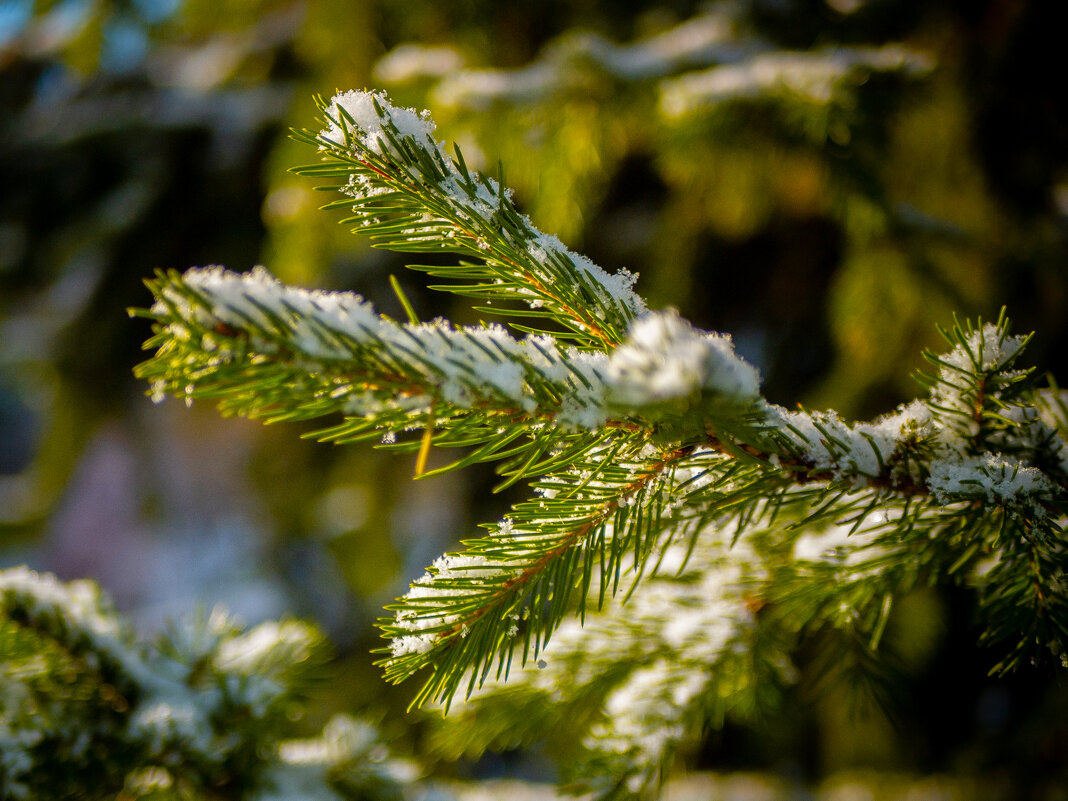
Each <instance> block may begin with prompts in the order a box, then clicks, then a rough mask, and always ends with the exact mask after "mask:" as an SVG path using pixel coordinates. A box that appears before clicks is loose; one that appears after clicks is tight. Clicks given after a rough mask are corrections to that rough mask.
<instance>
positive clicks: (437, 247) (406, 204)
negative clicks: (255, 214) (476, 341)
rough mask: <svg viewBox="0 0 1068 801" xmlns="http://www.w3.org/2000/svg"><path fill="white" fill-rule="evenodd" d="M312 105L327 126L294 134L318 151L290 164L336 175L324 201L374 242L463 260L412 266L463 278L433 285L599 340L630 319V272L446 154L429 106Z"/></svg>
mask: <svg viewBox="0 0 1068 801" xmlns="http://www.w3.org/2000/svg"><path fill="white" fill-rule="evenodd" d="M318 105H319V109H320V111H321V112H322V114H323V123H324V125H325V127H324V128H323V129H322V130H321V131H320V132H319V133H318V134H313V133H312V132H310V131H306V130H305V131H295V132H294V135H295V138H297V139H298V140H300V141H304V142H307V143H309V144H312V145H315V146H316V147H317V148H318V149H319V150H320V151H323V152H324V153H325V154H326V155H324V156H323V159H322V162H321V163H318V164H312V165H308V166H304V167H296V168H294V170H293V171H294V172H296V173H298V174H299V175H306V176H310V177H316V178H343V179H344V180H345V183H343V184H339V185H335V186H329V187H322V188H324V189H327V190H336V191H340V192H342V193H343V194H345V195H347V197H345V198H343V199H341V200H338V201H334V202H333V203H330V204H329V205H328V206H327V207H326V208H337V207H342V208H348V209H351V211H352V212H353V215H352V216H351V217H349V218H346V219H345V220H343V221H342V222H345V223H349V224H353V225H355V228H354V229H353V230H354V231H355V232H358V233H361V234H365V235H367V236H369V237H370V238H371V241H372V244H373V245H374V246H375V247H380V248H385V249H387V250H396V251H404V252H415V253H426V252H428V253H454V254H456V255H458V256H461V257H463V261H461V263H460V264H458V265H454V266H447V267H442V266H434V267H430V266H418V265H413V267H412V268H413V269H416V270H421V271H423V272H426V273H428V274H429V275H432V276H436V277H444V278H448V279H450V280H453V281H460V282H461V283H451V284H444V285H436V286H434V288H435V289H441V290H445V291H448V292H454V293H457V294H461V295H466V296H469V297H474V298H477V299H479V300H480V301H483V302H485V303H488V304H492V303H494V302H502V301H503V302H512V301H522V302H523V303H524V304H525V305H527V306H529V310H528V311H523V312H519V311H517V310H507V309H502V308H498V307H495V306H490V307H481V309H480V310H481V311H485V312H488V313H493V314H498V315H506V316H513V317H520V318H521V319H529V318H534V319H535V320H537V319H545V320H552V321H553V322H555V323H558V324H562V325H563V326H565V328H566V329H567V332H566V333H565V332H560V331H559V330H556V331H555V332H554V333H555V334H556V335H557V336H565V337H566V338H567V339H569V340H571V341H573V342H574V343H575V344H577V345H580V346H582V347H595V348H599V349H606V348H610V347H612V346H614V345H616V344H618V343H619V342H620V341H622V338H623V335H624V334H625V332H626V330H627V327H628V325H629V323H630V321H631V320H633V319H634V318H635V317H637V316H638V315H640V314H641V313H642V312H643V311H644V310H645V304H644V302H643V301H642V300H641V299H640V298H639V297H638V296H637V295H635V294H634V293H633V291H631V288H630V287H631V285H632V284H633V283H634V281H635V280H636V276H634V275H632V274H630V273H628V272H627V271H625V270H624V271H621V272H619V273H617V274H616V275H609V274H608V273H606V272H605V271H604V270H602V269H601V268H600V267H598V266H597V265H595V264H594V263H593V262H591V261H590V260H589V259H587V258H586V257H584V256H579V255H577V254H575V253H572V252H571V251H569V250H568V249H567V248H566V247H564V246H563V244H561V242H560V241H559V240H558V239H557V238H556V237H554V236H550V235H548V234H545V233H543V232H541V231H539V230H538V229H537V228H535V227H534V225H533V223H531V221H530V220H529V219H528V218H527V217H525V216H524V215H521V214H520V213H519V212H518V211H516V209H515V207H514V205H513V204H512V201H511V199H510V193H509V192H507V191H505V190H504V189H503V188H502V187H501V185H500V184H499V183H498V182H497V181H495V180H493V179H492V178H486V177H483V176H482V175H480V174H479V173H477V172H475V171H473V170H470V169H469V168H468V167H467V165H466V163H465V162H464V159H463V155H462V154H461V152H460V150H459V148H454V150H455V154H456V155H455V158H453V157H450V156H448V155H447V153H446V152H445V148H444V146H443V145H442V144H441V143H438V142H436V141H435V140H434V138H433V132H434V129H435V125H434V123H433V121H432V120H430V118H429V115H428V114H426V113H424V114H423V115H418V114H416V113H415V112H414V111H412V110H410V109H402V108H396V107H394V106H393V105H391V104H390V103H389V101H388V100H387V99H386V97H385V95H382V94H372V93H369V92H346V93H342V94H338V95H336V96H335V97H334V98H333V100H332V101H331V102H330V103H329V104H327V103H326V102H325V101H324V100H322V99H321V98H320V99H319V100H318ZM472 260H473V261H472ZM516 327H517V328H520V330H530V329H527V328H526V327H525V326H516Z"/></svg>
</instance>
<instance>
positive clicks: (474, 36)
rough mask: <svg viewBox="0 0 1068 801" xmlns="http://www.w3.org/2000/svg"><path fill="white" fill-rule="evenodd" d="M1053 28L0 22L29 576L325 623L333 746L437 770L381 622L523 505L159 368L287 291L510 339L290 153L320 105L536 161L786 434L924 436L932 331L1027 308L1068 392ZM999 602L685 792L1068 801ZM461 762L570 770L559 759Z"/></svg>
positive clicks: (6, 213)
mask: <svg viewBox="0 0 1068 801" xmlns="http://www.w3.org/2000/svg"><path fill="white" fill-rule="evenodd" d="M1056 5H1057V4H1056V3H1053V2H1049V3H1043V2H1027V1H1026V0H955V1H954V2H948V1H947V2H923V1H922V0H739V2H720V3H711V4H699V3H694V2H685V1H684V0H668V1H667V2H657V3H653V2H644V1H643V0H625V2H609V0H575V1H574V2H565V1H564V0H554V1H553V2H545V3H529V2H514V1H513V0H455V1H454V2H441V0H407V1H406V2H404V3H396V2H388V0H322V1H321V2H313V1H312V0H304V2H297V0H126V1H123V0H62V2H31V1H26V2H23V1H22V0H4V2H0V564H2V565H3V566H7V565H13V564H20V563H28V564H29V565H30V566H31V567H34V568H36V569H41V570H50V571H53V572H55V573H57V574H59V575H60V576H61V577H62V578H76V577H93V578H96V579H97V580H99V581H100V582H101V584H102V585H103V586H104V587H105V588H106V589H107V590H108V592H109V593H110V594H111V595H112V596H113V597H114V598H115V599H116V601H117V603H118V604H119V606H120V608H122V609H123V610H124V611H125V612H126V613H128V614H129V615H130V616H131V617H132V619H133V620H134V621H135V623H136V624H137V626H138V627H139V628H140V629H141V630H142V631H143V632H145V633H146V635H151V633H152V632H154V631H158V630H159V629H160V628H161V627H162V626H163V625H164V624H165V621H167V620H168V619H173V618H175V617H179V616H183V615H189V614H191V613H192V612H193V611H194V610H195V609H196V608H198V606H199V607H211V606H213V605H215V604H217V603H222V604H225V605H226V606H227V607H229V608H230V609H231V610H233V611H234V612H236V613H237V614H238V615H240V616H241V617H243V618H244V619H245V620H246V621H248V622H249V623H254V622H257V621H259V620H262V619H265V618H270V617H278V616H282V615H296V616H301V617H309V618H312V619H315V620H316V621H318V622H319V623H320V624H321V625H322V626H323V627H324V628H325V629H326V630H327V631H328V632H329V634H330V635H331V638H332V639H333V641H334V643H335V644H336V650H337V660H336V662H335V665H334V676H333V679H332V680H331V681H329V682H328V683H326V684H325V685H324V686H323V687H321V688H320V689H319V690H318V691H317V693H318V695H317V698H316V700H315V702H314V704H313V713H312V715H311V716H310V718H309V722H308V725H309V728H314V726H315V724H316V721H317V720H318V722H320V723H321V720H322V719H323V716H324V715H325V714H326V712H327V711H333V710H336V709H348V710H352V711H356V712H359V713H360V714H363V715H366V716H369V717H371V718H373V719H376V720H378V721H379V722H380V724H381V726H382V727H383V730H384V731H385V732H386V734H387V735H388V736H389V737H391V738H392V739H393V740H394V742H395V744H396V745H397V747H398V749H400V750H402V751H403V750H409V751H412V752H415V753H418V752H420V749H421V748H422V746H423V743H424V739H425V737H424V734H423V728H422V723H421V722H420V721H419V720H417V719H415V718H414V717H412V716H406V715H405V714H404V712H403V710H404V707H405V706H406V704H407V701H408V699H409V698H410V695H411V693H412V691H413V688H410V687H401V688H392V687H388V686H386V685H384V684H383V683H382V681H381V679H380V677H379V675H378V671H377V670H376V669H375V668H374V667H372V666H371V661H372V658H371V657H370V656H369V653H368V652H369V651H370V649H372V648H374V647H377V645H378V641H377V639H376V635H375V633H374V629H373V625H372V624H373V621H374V619H375V618H376V617H377V616H378V615H379V614H380V609H381V607H382V605H383V604H384V603H387V602H388V601H389V600H391V599H392V598H393V597H395V596H396V595H397V594H400V593H403V592H404V591H405V588H406V585H407V582H408V581H410V580H412V579H413V578H415V577H418V576H419V575H421V574H422V571H423V568H424V566H425V565H426V564H428V563H429V562H430V561H432V560H433V559H434V558H435V557H436V556H437V555H438V554H440V553H441V552H443V551H444V550H445V549H447V548H449V547H451V546H452V545H453V544H455V542H456V541H457V540H458V539H459V538H460V537H462V536H465V535H468V534H470V533H472V532H473V531H475V528H476V526H477V524H478V522H479V521H485V520H490V519H495V518H497V517H498V516H499V515H500V514H501V513H502V512H503V511H504V510H505V509H506V508H507V505H508V504H509V502H510V501H513V500H515V499H516V498H517V497H519V496H518V495H516V494H514V493H513V494H511V495H509V494H507V493H506V494H502V495H494V494H492V493H491V492H490V488H491V487H492V485H493V483H494V481H493V475H492V474H491V472H489V470H488V469H487V470H479V469H472V470H469V471H467V472H465V473H463V474H459V475H448V476H444V477H440V478H436V479H433V480H428V481H421V482H413V481H411V480H410V478H411V474H412V459H411V458H396V457H393V456H390V455H387V454H383V453H381V452H378V451H375V450H373V449H362V448H344V447H333V446H325V445H319V444H317V443H314V442H311V441H307V440H302V439H301V438H300V435H301V434H302V433H305V432H306V431H307V430H308V429H302V428H301V427H299V426H277V427H263V426H261V425H259V424H254V423H249V422H248V421H244V420H232V419H231V420H226V419H222V418H220V417H219V415H218V414H217V413H216V412H215V411H214V410H213V409H212V408H210V406H209V405H207V404H202V403H197V404H194V406H193V407H192V408H188V409H187V408H186V407H185V406H184V404H182V403H179V402H176V401H173V400H169V401H166V402H164V403H162V404H159V405H154V404H153V403H151V402H150V401H149V400H148V399H147V398H146V397H145V395H144V390H145V387H143V386H140V385H139V384H138V383H137V382H136V381H135V380H134V379H133V378H132V375H131V369H132V367H133V366H134V365H135V364H136V363H137V362H138V361H139V360H140V359H141V358H142V357H143V354H142V352H141V350H140V347H141V343H142V342H143V341H144V340H145V339H146V338H147V337H148V335H149V331H148V328H147V326H146V324H145V323H144V322H143V321H141V320H131V319H129V318H128V317H127V313H126V309H127V308H128V307H130V306H143V305H146V304H147V303H148V302H149V296H148V293H147V290H145V288H144V286H143V284H142V280H143V279H144V278H146V277H148V276H150V275H151V274H152V272H153V271H154V270H155V269H157V268H165V269H166V268H177V269H184V268H186V267H189V266H192V265H206V264H225V265H226V266H227V267H229V268H231V269H234V270H245V269H248V268H250V267H252V266H253V265H255V264H260V263H262V264H266V265H267V266H268V267H269V268H270V269H271V270H272V271H273V272H274V273H275V274H276V275H278V276H279V277H280V278H282V279H283V280H285V281H290V282H296V283H300V284H303V285H307V286H317V287H324V288H333V289H353V290H356V291H358V292H360V293H362V294H364V295H365V296H366V297H369V298H372V299H374V300H375V301H376V303H377V304H378V306H379V308H380V309H382V310H383V311H385V312H388V313H391V314H395V315H400V314H401V311H400V307H399V304H398V303H397V301H396V299H395V298H394V296H393V294H392V292H391V291H390V289H389V283H388V279H389V276H390V275H391V274H395V275H397V276H398V278H400V279H401V281H402V284H403V286H404V287H405V291H406V292H407V293H408V295H409V296H410V297H411V298H412V300H413V302H414V304H415V306H416V309H417V310H418V311H419V313H420V315H421V316H422V317H423V318H424V319H429V318H431V317H433V316H436V315H439V314H443V315H447V316H449V317H451V318H452V319H455V320H457V321H460V322H468V321H472V320H474V319H476V318H475V316H474V314H473V313H472V312H471V311H470V310H469V309H468V308H466V307H464V306H458V305H450V304H454V301H453V300H451V299H450V298H446V297H439V296H435V295H434V294H433V293H430V292H428V291H426V290H425V289H424V288H423V287H422V286H421V285H420V284H419V283H418V276H415V275H409V274H405V272H404V270H403V261H401V260H400V259H398V258H396V257H394V256H392V255H390V254H386V253H383V252H379V251H373V250H371V249H370V248H368V247H367V244H366V243H365V242H363V241H362V240H361V239H360V238H358V237H355V236H353V235H352V234H351V233H349V232H348V231H347V230H346V229H345V228H344V226H339V225H337V219H338V218H339V217H340V216H341V215H334V216H332V215H331V214H330V213H326V212H321V211H318V210H317V207H318V206H319V205H321V204H322V203H323V202H325V201H326V200H327V199H329V198H327V197H326V196H325V195H322V194H321V193H316V192H315V191H314V187H313V186H312V185H311V184H309V183H308V181H307V179H301V178H297V177H296V176H293V175H292V174H289V173H287V171H286V170H287V168H288V167H291V166H294V165H296V164H300V163H305V162H308V161H313V160H314V159H315V154H314V153H312V152H309V151H308V150H307V148H306V147H305V146H302V145H299V144H297V143H295V142H293V141H291V140H289V139H288V138H287V130H288V129H289V128H290V127H298V128H301V127H314V126H315V119H314V117H315V106H314V103H313V100H312V96H313V95H314V94H324V95H327V96H329V95H330V94H332V93H333V92H334V91H335V90H336V89H349V88H365V87H380V88H384V89H387V90H388V91H389V92H390V94H391V96H392V97H393V98H394V100H395V101H397V102H399V103H401V104H404V105H412V106H416V107H419V108H424V107H426V108H430V109H431V110H432V111H433V113H434V117H435V119H436V120H437V122H438V125H439V134H440V136H441V138H443V139H446V140H449V141H458V142H460V143H461V145H462V146H463V148H464V153H465V156H466V158H467V160H468V162H469V163H473V164H475V165H477V166H479V167H480V168H482V169H485V170H487V171H488V172H490V173H491V174H496V172H497V170H498V160H500V162H501V163H503V169H504V176H505V183H506V184H509V185H511V186H513V187H515V189H516V193H517V194H516V198H517V201H518V203H519V205H520V206H521V208H523V209H524V210H525V211H527V212H528V213H529V214H530V215H531V216H532V217H533V218H534V220H535V222H537V223H538V224H539V225H540V226H541V227H542V228H543V229H545V230H547V231H550V232H553V233H557V234H559V235H560V236H561V238H562V239H563V240H564V241H565V242H566V243H567V244H568V245H569V246H571V247H572V248H574V249H576V250H579V251H582V252H585V253H587V254H588V255H590V256H591V257H592V258H593V259H594V260H595V261H597V262H598V263H600V264H601V265H603V266H605V267H606V268H608V269H610V270H614V269H617V268H619V267H624V266H625V267H627V268H629V269H631V270H632V271H636V272H639V273H640V274H641V278H640V280H639V283H638V285H637V286H638V289H639V291H641V292H642V293H643V294H644V295H645V296H646V297H647V298H649V299H650V302H651V305H652V306H655V307H662V306H675V307H677V308H678V309H680V311H681V312H682V313H683V314H684V315H685V316H687V317H689V318H690V319H691V320H692V321H694V322H695V323H696V324H698V325H700V326H703V327H706V328H709V329H715V330H723V331H729V332H732V333H733V334H734V336H735V339H736V343H737V345H738V348H739V350H740V351H741V352H742V353H743V354H744V355H745V356H746V357H747V358H749V359H750V360H751V361H753V362H754V363H755V364H757V365H758V366H759V367H760V368H761V370H762V373H763V375H764V376H765V388H766V390H767V394H768V396H769V397H770V398H771V399H772V400H774V401H776V402H779V403H782V404H785V405H793V404H796V403H798V402H800V403H804V404H805V405H806V406H812V407H825V406H830V407H833V408H836V409H838V410H839V411H841V412H842V413H843V414H844V415H845V416H847V417H862V418H867V417H872V416H874V415H877V414H879V413H882V412H886V411H889V410H891V409H893V407H894V406H895V405H896V404H898V403H900V402H903V401H906V400H908V399H911V398H912V397H914V396H915V395H916V394H917V393H918V392H919V386H918V385H917V384H916V383H915V382H914V381H913V380H912V378H911V377H910V374H911V373H912V372H913V371H915V370H916V369H919V368H921V367H922V366H923V362H922V359H921V357H920V352H921V350H922V349H923V348H924V347H938V345H939V339H938V335H937V332H936V330H935V324H942V325H947V324H950V323H951V321H952V314H953V313H954V312H957V313H959V314H961V315H965V316H973V317H974V316H976V315H983V316H984V317H986V318H992V317H996V315H997V313H998V310H999V308H1000V307H1001V306H1003V305H1004V306H1006V307H1007V310H1008V313H1009V315H1010V317H1011V318H1012V319H1013V320H1014V322H1015V328H1016V330H1017V331H1019V332H1024V331H1031V330H1034V331H1035V332H1036V335H1035V338H1034V341H1033V342H1032V344H1031V346H1030V348H1029V354H1030V358H1031V359H1032V361H1033V362H1034V363H1035V364H1037V365H1039V366H1040V368H1041V369H1043V370H1047V369H1048V370H1050V371H1051V372H1052V373H1053V374H1054V375H1060V376H1061V377H1062V378H1063V379H1064V380H1068V317H1066V314H1065V311H1066V308H1068V305H1066V303H1068V270H1066V267H1068V258H1066V257H1068V93H1065V92H1064V91H1063V85H1062V84H1063V77H1064V74H1065V68H1064V61H1063V52H1064V47H1065V36H1064V32H1063V29H1062V28H1060V27H1058V25H1057V24H1056V23H1055V17H1054V14H1053V12H1054V10H1055V7H1056ZM713 70H718V72H714V71H713ZM710 76H711V77H710ZM515 492H517V493H521V490H516V491H515ZM968 609H969V606H968V604H967V603H966V601H965V600H964V599H962V598H959V597H957V596H956V595H955V594H954V593H953V592H952V591H950V590H945V589H935V590H932V591H929V592H925V593H920V594H917V595H916V596H915V597H913V598H912V599H910V600H909V602H908V603H906V604H904V606H903V611H902V612H901V613H900V614H899V615H898V618H897V619H896V622H895V625H896V626H897V627H898V631H899V636H898V642H899V643H905V644H907V647H905V646H902V647H900V648H898V654H897V656H898V657H900V659H899V661H900V664H899V665H896V666H895V672H894V676H895V679H894V684H893V686H892V688H891V690H890V692H889V694H886V693H883V694H882V695H880V696H879V698H875V699H874V700H873V698H869V697H868V696H866V695H865V692H864V689H863V688H857V687H855V686H842V685H841V683H836V682H833V681H826V680H825V676H826V666H825V665H821V664H820V660H819V658H818V653H819V642H818V640H814V641H813V642H812V643H810V648H809V651H808V652H802V653H800V654H798V669H799V681H798V684H797V693H796V698H794V699H793V701H792V705H791V706H790V708H788V709H784V710H783V713H782V717H781V718H780V719H778V720H775V721H768V722H767V723H766V724H765V725H762V726H755V727H754V726H752V725H749V726H746V727H732V726H731V725H730V724H728V726H727V727H726V728H725V729H724V730H722V731H719V732H715V733H711V734H710V735H709V736H708V738H707V740H706V742H705V743H704V744H703V745H702V746H701V748H700V749H698V750H697V751H695V752H694V753H692V754H690V755H688V756H687V759H688V760H689V761H688V763H687V764H688V765H689V766H690V767H691V768H701V769H716V770H726V771H736V770H751V771H757V772H760V773H762V774H764V775H768V776H777V777H778V778H779V780H780V781H782V780H787V781H790V782H799V783H801V784H805V783H813V782H818V781H821V780H823V779H825V778H826V777H828V776H833V775H841V774H840V772H841V771H856V770H876V771H882V772H887V773H882V774H880V775H884V776H899V777H900V776H904V777H910V776H925V775H949V776H954V777H958V778H959V779H960V780H962V781H963V780H965V779H968V780H974V779H975V777H980V778H982V780H983V781H984V782H986V785H985V786H986V787H987V788H988V789H989V788H990V787H995V788H997V787H1004V788H1005V790H1004V792H1005V795H1004V797H1005V798H1028V797H1033V798H1042V799H1055V798H1068V789H1066V788H1068V727H1066V725H1065V723H1064V722H1063V721H1064V720H1065V718H1066V717H1068V690H1066V688H1065V687H1064V686H1062V682H1060V681H1059V680H1058V679H1057V678H1056V676H1055V675H1053V674H1046V673H1038V674H1030V675H1027V676H1018V677H1010V678H1008V679H1002V680H994V679H990V678H988V677H987V675H986V671H987V669H988V668H989V666H990V665H991V664H993V662H994V661H996V659H995V658H994V656H993V655H992V654H990V653H988V652H985V651H983V650H981V649H979V648H977V647H976V646H975V630H974V628H973V626H972V623H971V621H970V619H969V612H968ZM884 689H885V688H884ZM877 702H881V703H877ZM315 709H319V710H321V712H320V713H319V715H318V717H317V714H316V713H315V711H314V710H315ZM423 756H424V757H427V758H429V759H430V760H431V761H433V756H432V755H431V756H429V757H428V755H427V754H425V753H424V754H423ZM438 770H439V771H441V772H443V773H456V774H459V775H471V776H485V775H494V774H502V773H503V774H508V775H518V776H521V777H527V778H551V776H552V766H551V760H547V759H544V758H543V757H542V756H541V755H540V752H539V750H538V749H537V748H535V749H534V750H533V751H531V752H522V753H512V754H505V755H495V756H490V757H485V758H482V759H480V760H467V761H464V762H461V763H459V764H451V763H450V764H446V763H444V762H443V763H441V764H440V765H438ZM887 781H889V780H887ZM999 782H1000V783H1001V784H998V783H999ZM858 786H859V785H858ZM867 786H868V785H865V787H867ZM888 786H889V785H888ZM894 786H897V785H894ZM910 786H911V785H910ZM858 792H860V791H859V790H858ZM864 792H868V791H867V790H864ZM872 792H874V791H872ZM888 792H889V791H888ZM931 792H932V793H935V794H934V795H927V796H922V797H925V798H926V797H932V798H935V797H938V798H941V797H945V796H939V795H937V792H940V791H938V790H937V787H936V789H935V790H932V791H931ZM844 797H846V796H843V798H844ZM849 797H850V798H853V797H859V798H866V797H871V798H874V797H875V796H872V795H869V796H863V795H861V796H849ZM895 797H896V796H895ZM902 797H903V796H902ZM917 797H921V796H917Z"/></svg>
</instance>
